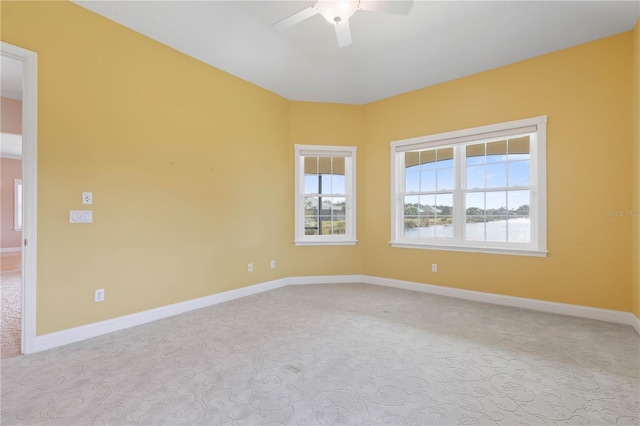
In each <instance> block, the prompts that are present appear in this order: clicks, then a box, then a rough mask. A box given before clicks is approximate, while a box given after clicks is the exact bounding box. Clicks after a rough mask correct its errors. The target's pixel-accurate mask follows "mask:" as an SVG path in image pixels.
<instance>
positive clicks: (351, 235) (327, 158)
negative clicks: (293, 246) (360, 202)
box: [296, 145, 355, 244]
mask: <svg viewBox="0 0 640 426" xmlns="http://www.w3.org/2000/svg"><path fill="white" fill-rule="evenodd" d="M354 168H355V148H353V147H326V146H309V145H296V243H297V244H327V243H330V244H344V243H355V229H354V228H355V205H354V201H353V200H354V199H355V198H354V197H353V193H354V188H355V179H354V172H353V170H354Z"/></svg>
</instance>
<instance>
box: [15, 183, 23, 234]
mask: <svg viewBox="0 0 640 426" xmlns="http://www.w3.org/2000/svg"><path fill="white" fill-rule="evenodd" d="M21 194H22V179H14V180H13V230H14V231H22V208H21V206H22V199H21V198H22V197H21V196H20V195H21Z"/></svg>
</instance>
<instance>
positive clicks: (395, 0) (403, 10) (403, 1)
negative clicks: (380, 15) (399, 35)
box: [358, 0, 413, 15]
mask: <svg viewBox="0 0 640 426" xmlns="http://www.w3.org/2000/svg"><path fill="white" fill-rule="evenodd" d="M412 7H413V0H386V1H385V0H360V5H359V6H358V8H359V9H360V10H367V11H370V12H384V13H393V14H394V15H408V14H409V12H411V8H412Z"/></svg>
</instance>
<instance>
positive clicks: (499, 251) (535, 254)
mask: <svg viewBox="0 0 640 426" xmlns="http://www.w3.org/2000/svg"><path fill="white" fill-rule="evenodd" d="M389 244H391V247H395V248H410V249H420V250H440V251H459V252H467V253H488V254H508V255H513V256H532V257H547V254H548V252H547V251H537V250H518V249H514V248H509V249H507V248H498V247H473V246H462V245H447V244H424V243H423V244H420V243H405V242H401V243H394V242H390V243H389Z"/></svg>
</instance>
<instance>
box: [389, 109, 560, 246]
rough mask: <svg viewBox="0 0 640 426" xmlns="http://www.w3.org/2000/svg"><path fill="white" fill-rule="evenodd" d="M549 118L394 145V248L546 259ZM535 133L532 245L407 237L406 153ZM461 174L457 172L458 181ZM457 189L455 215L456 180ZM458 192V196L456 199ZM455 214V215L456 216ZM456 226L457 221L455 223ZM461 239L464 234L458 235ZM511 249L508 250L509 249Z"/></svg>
mask: <svg viewBox="0 0 640 426" xmlns="http://www.w3.org/2000/svg"><path fill="white" fill-rule="evenodd" d="M546 126H547V116H546V115H544V116H539V117H534V118H528V119H523V120H515V121H509V122H505V123H498V124H491V125H487V126H481V127H475V128H470V129H464V130H456V131H452V132H446V133H439V134H435V135H429V136H421V137H417V138H411V139H404V140H398V141H392V142H391V241H390V244H391V246H392V247H398V248H417V249H426V250H444V251H460V252H474V253H491V254H509V255H521V256H536V257H545V256H546V255H547V253H548V251H547V180H546V157H547V155H546V144H547V140H546V135H547V127H546ZM518 129H521V130H522V131H523V132H524V131H532V130H533V131H535V132H536V142H535V143H533V144H532V145H531V146H532V148H531V149H532V152H531V154H532V155H531V182H532V183H535V184H532V185H535V186H534V187H533V188H532V191H533V192H534V196H532V204H531V206H530V211H533V212H534V214H532V215H531V220H532V222H531V227H532V241H531V243H528V244H525V243H502V242H500V243H492V242H484V241H483V242H476V241H473V242H470V241H462V240H459V239H458V240H452V241H449V240H437V241H425V240H420V241H415V239H409V238H404V237H403V228H402V227H401V224H400V222H399V219H400V218H401V217H403V213H402V212H401V211H400V209H401V208H403V207H404V205H403V203H402V200H401V193H402V186H401V185H402V183H403V164H404V160H403V156H402V155H400V154H401V153H402V152H405V151H410V150H415V149H426V148H435V147H440V146H454V147H456V146H460V145H463V144H465V143H466V142H470V141H473V140H480V139H490V138H494V137H496V138H497V137H499V136H504V135H505V134H512V133H513V132H514V131H515V130H518ZM460 162H461V159H460V158H459V156H457V160H456V161H455V165H454V168H457V169H458V170H460V167H461V163H460ZM460 175H461V173H455V176H456V179H458V177H459V176H460ZM455 186H456V189H455V190H454V212H456V211H458V214H459V215H462V213H460V209H456V205H460V204H461V203H462V195H461V190H460V188H461V185H460V183H459V182H458V181H457V180H456V185H455ZM456 193H457V196H456ZM454 215H455V213H454ZM460 220H461V219H460V217H458V219H457V221H456V222H458V224H457V226H459V227H461V226H462V225H461V222H460ZM454 223H455V222H454ZM457 234H458V236H460V232H458V233H457ZM507 246H508V247H507Z"/></svg>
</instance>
